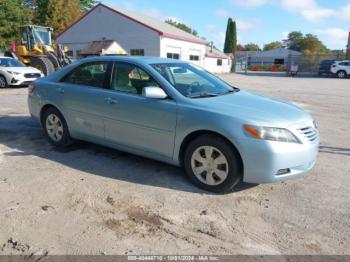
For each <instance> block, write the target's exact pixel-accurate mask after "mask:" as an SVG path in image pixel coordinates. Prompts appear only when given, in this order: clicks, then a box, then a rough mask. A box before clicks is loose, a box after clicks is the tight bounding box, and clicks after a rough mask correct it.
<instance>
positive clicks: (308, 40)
mask: <svg viewBox="0 0 350 262" xmlns="http://www.w3.org/2000/svg"><path fill="white" fill-rule="evenodd" d="M301 51H302V52H303V53H305V54H324V53H327V52H328V49H327V47H326V46H325V45H324V44H323V43H322V42H321V41H320V40H319V39H318V38H317V36H315V35H312V34H306V35H305V37H304V38H303V40H302V42H301Z"/></svg>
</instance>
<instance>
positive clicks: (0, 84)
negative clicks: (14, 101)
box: [0, 76, 9, 88]
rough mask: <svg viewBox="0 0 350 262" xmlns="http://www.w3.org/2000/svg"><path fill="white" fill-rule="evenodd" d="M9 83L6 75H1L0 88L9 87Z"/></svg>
mask: <svg viewBox="0 0 350 262" xmlns="http://www.w3.org/2000/svg"><path fill="white" fill-rule="evenodd" d="M8 86H9V85H8V84H7V80H6V78H5V77H4V76H0V88H7V87H8Z"/></svg>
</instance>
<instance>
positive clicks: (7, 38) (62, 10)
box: [0, 0, 96, 49]
mask: <svg viewBox="0 0 350 262" xmlns="http://www.w3.org/2000/svg"><path fill="white" fill-rule="evenodd" d="M95 4H96V0H0V10H1V12H0V48H1V49H7V48H8V46H9V45H10V43H11V42H12V41H13V40H16V41H17V40H18V38H19V35H18V27H19V26H21V25H26V24H36V25H42V26H48V27H52V28H53V29H54V36H55V35H57V33H59V32H60V31H62V30H63V29H65V28H66V27H67V26H68V25H70V24H71V23H72V22H74V21H75V20H76V19H78V18H79V17H80V16H81V14H82V13H83V12H86V11H87V10H89V9H90V8H91V7H92V6H94V5H95Z"/></svg>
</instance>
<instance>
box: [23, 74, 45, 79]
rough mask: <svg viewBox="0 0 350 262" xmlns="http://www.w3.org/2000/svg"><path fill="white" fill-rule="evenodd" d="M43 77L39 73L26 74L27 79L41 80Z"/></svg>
mask: <svg viewBox="0 0 350 262" xmlns="http://www.w3.org/2000/svg"><path fill="white" fill-rule="evenodd" d="M40 76H41V75H40V74H39V73H28V74H24V77H25V78H39V77H40Z"/></svg>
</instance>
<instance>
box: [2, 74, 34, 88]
mask: <svg viewBox="0 0 350 262" xmlns="http://www.w3.org/2000/svg"><path fill="white" fill-rule="evenodd" d="M37 79H38V78H37V77H36V78H26V77H23V76H14V77H12V79H11V81H10V83H9V85H11V86H28V85H30V84H31V83H33V82H34V81H35V80H37Z"/></svg>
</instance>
